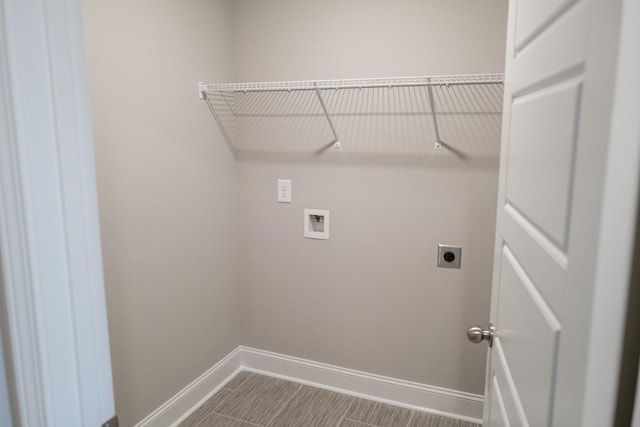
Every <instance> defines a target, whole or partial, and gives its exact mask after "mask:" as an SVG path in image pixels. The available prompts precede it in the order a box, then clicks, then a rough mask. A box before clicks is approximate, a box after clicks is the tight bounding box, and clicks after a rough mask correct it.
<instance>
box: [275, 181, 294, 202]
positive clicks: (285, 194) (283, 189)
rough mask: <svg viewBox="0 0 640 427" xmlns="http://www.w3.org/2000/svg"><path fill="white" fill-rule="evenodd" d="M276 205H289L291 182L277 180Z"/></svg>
mask: <svg viewBox="0 0 640 427" xmlns="http://www.w3.org/2000/svg"><path fill="white" fill-rule="evenodd" d="M278 203H291V180H290V179H279V180H278Z"/></svg>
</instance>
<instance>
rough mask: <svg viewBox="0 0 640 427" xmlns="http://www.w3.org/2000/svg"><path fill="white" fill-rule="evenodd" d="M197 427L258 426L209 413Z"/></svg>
mask: <svg viewBox="0 0 640 427" xmlns="http://www.w3.org/2000/svg"><path fill="white" fill-rule="evenodd" d="M193 426H194V427H195V426H197V427H256V425H255V424H249V423H245V422H244V421H240V420H235V419H233V418H229V417H225V416H223V415H218V414H209V416H208V417H207V418H206V419H203V420H200V421H199V423H198V424H193Z"/></svg>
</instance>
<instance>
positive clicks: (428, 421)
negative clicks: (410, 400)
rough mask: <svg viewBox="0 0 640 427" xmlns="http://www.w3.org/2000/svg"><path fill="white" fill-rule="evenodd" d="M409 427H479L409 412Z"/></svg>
mask: <svg viewBox="0 0 640 427" xmlns="http://www.w3.org/2000/svg"><path fill="white" fill-rule="evenodd" d="M411 412H412V413H413V416H412V417H411V422H410V423H409V427H480V424H475V423H469V422H466V421H460V420H455V419H452V418H445V417H441V416H438V415H433V414H428V413H425V412H418V411H411Z"/></svg>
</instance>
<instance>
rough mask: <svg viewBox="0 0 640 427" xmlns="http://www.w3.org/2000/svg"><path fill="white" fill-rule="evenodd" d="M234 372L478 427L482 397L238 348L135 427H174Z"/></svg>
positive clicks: (268, 352)
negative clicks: (453, 419)
mask: <svg viewBox="0 0 640 427" xmlns="http://www.w3.org/2000/svg"><path fill="white" fill-rule="evenodd" d="M239 370H247V371H252V372H257V373H261V374H264V375H269V376H273V377H278V378H283V379H286V380H289V381H294V382H298V383H302V384H306V385H311V386H314V387H318V388H323V389H327V390H331V391H335V392H338V393H343V394H347V395H351V396H356V397H362V398H365V399H370V400H374V401H378V402H382V403H387V404H391V405H396V406H401V407H405V408H409V409H416V410H419V411H424V412H430V413H433V414H437V415H442V416H446V417H450V418H455V419H459V420H463V421H470V422H474V423H479V424H480V423H482V420H481V418H482V407H483V404H484V397H483V396H481V395H477V394H472V393H466V392H461V391H456V390H449V389H446V388H441V387H433V386H429V385H424V384H419V383H414V382H411V381H405V380H399V379H395V378H389V377H384V376H381V375H375V374H369V373H366V372H361V371H356V370H354V369H347V368H341V367H338V366H333V365H328V364H326V363H320V362H314V361H311V360H306V359H301V358H299V357H293V356H287V355H284V354H278V353H273V352H270V351H264V350H258V349H255V348H250V347H244V346H240V347H238V348H237V349H235V350H234V351H232V352H231V353H230V354H229V355H228V356H226V357H225V358H224V359H222V360H221V361H220V362H218V363H217V364H216V365H215V366H213V367H212V368H210V369H209V370H208V371H207V372H205V373H204V374H202V375H201V376H200V377H198V378H197V379H196V380H195V381H194V382H192V383H191V384H189V385H188V386H187V387H185V388H184V389H183V390H181V391H180V392H179V393H178V394H176V395H175V396H173V397H172V398H171V399H169V400H168V401H167V402H165V403H164V404H162V405H161V406H160V407H159V408H158V409H156V410H155V411H154V412H153V413H151V414H150V415H149V416H147V417H146V418H145V419H144V420H142V421H140V422H139V423H138V424H136V426H135V427H160V426H167V425H172V426H176V425H177V424H179V423H180V422H181V421H182V420H184V419H185V418H186V417H187V416H188V415H189V414H191V413H192V412H193V411H194V410H195V409H196V408H197V407H199V406H200V405H201V404H202V403H204V402H205V401H206V400H207V399H209V398H210V397H211V396H213V394H215V393H216V392H217V391H218V390H219V389H220V388H222V387H223V386H224V384H225V383H227V382H228V381H229V380H230V379H231V378H233V376H234V375H235V374H236V372H238V371H239Z"/></svg>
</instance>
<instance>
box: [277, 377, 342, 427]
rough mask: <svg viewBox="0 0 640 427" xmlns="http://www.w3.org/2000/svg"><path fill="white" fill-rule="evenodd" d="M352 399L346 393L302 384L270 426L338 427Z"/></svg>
mask: <svg viewBox="0 0 640 427" xmlns="http://www.w3.org/2000/svg"><path fill="white" fill-rule="evenodd" d="M352 401H353V398H352V397H350V396H347V395H344V394H338V393H333V392H331V391H327V390H322V389H319V388H315V387H308V386H302V387H301V388H300V390H298V392H297V393H296V394H295V396H294V397H293V399H291V401H290V402H289V403H287V404H286V405H285V407H284V408H283V409H282V412H280V414H278V416H277V417H276V418H275V419H274V420H273V421H272V422H271V423H269V427H293V426H304V427H336V426H337V425H338V423H339V422H340V420H342V418H343V416H344V414H345V412H346V411H347V409H349V406H350V405H351V402H352Z"/></svg>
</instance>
